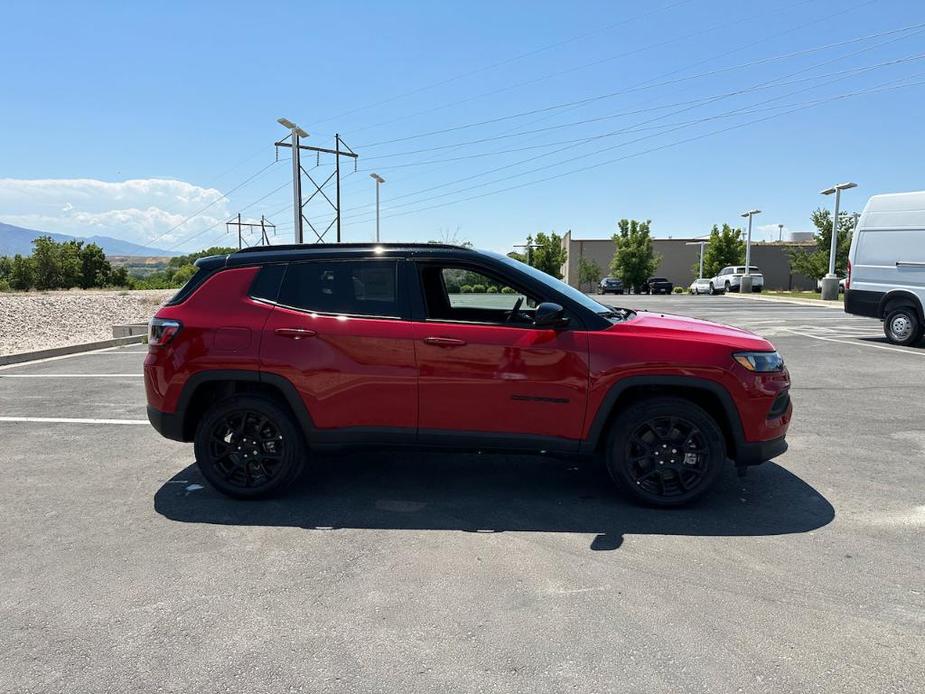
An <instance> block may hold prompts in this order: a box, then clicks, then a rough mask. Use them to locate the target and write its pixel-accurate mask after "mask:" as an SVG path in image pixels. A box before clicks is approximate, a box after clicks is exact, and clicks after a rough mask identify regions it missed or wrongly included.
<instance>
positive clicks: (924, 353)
mask: <svg viewBox="0 0 925 694" xmlns="http://www.w3.org/2000/svg"><path fill="white" fill-rule="evenodd" d="M784 330H786V331H787V332H788V333H791V334H793V335H799V336H800V337H811V338H812V339H814V340H823V341H825V342H840V343H841V344H843V345H857V346H858V347H872V348H874V349H885V350H887V351H888V352H897V353H902V354H914V355H917V356H920V357H925V350H907V349H903V348H902V347H900V346H899V345H872V344H870V343H868V342H858V341H857V340H840V339H838V338H835V337H828V336H826V337H823V336H822V335H811V334H809V333H801V332H799V331H797V330H793V329H792V328H784Z"/></svg>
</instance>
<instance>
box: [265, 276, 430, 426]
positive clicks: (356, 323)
mask: <svg viewBox="0 0 925 694" xmlns="http://www.w3.org/2000/svg"><path fill="white" fill-rule="evenodd" d="M401 265H403V261H395V260H390V259H368V260H310V261H305V262H297V263H291V264H290V265H289V267H288V269H287V271H286V274H285V278H284V279H283V284H282V287H281V288H280V292H279V298H278V300H277V306H276V307H275V308H274V310H273V312H272V313H271V314H270V316H269V318H268V320H267V324H266V326H265V328H264V331H263V338H262V343H261V350H260V357H261V366H262V368H263V369H264V370H265V371H269V372H273V373H276V374H279V375H282V376H284V377H286V378H288V379H289V380H290V381H291V382H292V383H293V384H294V385H295V386H296V389H297V390H298V391H299V395H300V396H301V398H302V400H303V401H304V402H305V405H306V407H307V408H308V412H309V414H310V415H311V417H312V420H313V423H314V425H315V427H316V428H317V429H318V430H319V431H320V432H321V433H322V434H323V433H324V430H328V432H329V433H339V434H349V433H350V431H346V432H345V431H344V429H348V428H349V429H350V430H352V431H353V434H354V436H359V435H361V434H363V432H362V431H359V430H366V433H368V434H369V435H370V436H371V437H373V438H382V437H383V436H388V435H389V434H395V435H396V436H405V437H407V436H411V437H413V436H414V435H415V432H416V428H417V407H418V402H417V365H416V364H415V360H414V344H413V342H412V340H413V334H412V329H411V323H410V320H409V319H410V313H409V311H408V310H407V297H406V296H405V295H404V294H405V293H406V290H405V292H403V291H402V290H401V288H400V287H401V285H400V283H399V270H400V266H401ZM336 430H340V431H339V432H338V431H336Z"/></svg>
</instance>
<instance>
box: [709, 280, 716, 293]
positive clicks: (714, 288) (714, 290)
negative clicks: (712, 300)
mask: <svg viewBox="0 0 925 694" xmlns="http://www.w3.org/2000/svg"><path fill="white" fill-rule="evenodd" d="M715 294H716V287H714V286H713V283H712V282H710V296H714V295H715Z"/></svg>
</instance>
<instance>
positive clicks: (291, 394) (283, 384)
mask: <svg viewBox="0 0 925 694" xmlns="http://www.w3.org/2000/svg"><path fill="white" fill-rule="evenodd" d="M205 383H261V384H266V385H269V386H272V387H274V388H275V389H276V390H277V391H279V393H280V395H281V396H282V397H283V399H284V400H285V401H286V404H288V405H289V408H290V409H291V410H292V413H293V414H294V415H295V417H296V419H297V420H298V422H299V425H300V426H301V427H302V431H304V432H305V435H306V437H308V436H309V434H310V433H311V432H312V431H314V429H315V423H314V421H313V420H312V416H311V413H309V411H308V408H307V407H306V406H305V403H304V402H303V401H302V398H301V397H299V391H298V390H296V387H295V386H294V385H293V384H292V381H290V380H289V379H288V378H286V377H284V376H280V375H279V374H274V373H268V372H266V371H255V370H252V369H205V370H203V371H197V372H196V373H194V374H193V375H192V376H190V377H189V378H188V379H187V380H186V383H185V384H184V385H183V390H182V391H181V393H180V397H179V398H178V399H177V409H176V410H175V415H176V420H177V423H178V425H179V426H180V428H181V431H180V432H179V433H180V434H181V435H183V434H184V431H183V430H184V429H185V422H186V414H187V410H188V409H189V405H190V403H191V402H192V400H193V396H194V395H195V393H196V391H197V390H198V389H199V387H200V386H201V385H203V384H205ZM178 440H186V439H185V436H184V438H181V439H178Z"/></svg>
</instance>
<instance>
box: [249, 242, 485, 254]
mask: <svg viewBox="0 0 925 694" xmlns="http://www.w3.org/2000/svg"><path fill="white" fill-rule="evenodd" d="M377 246H379V247H382V248H452V249H453V250H462V251H467V250H471V249H470V248H469V247H468V246H458V245H455V244H452V243H419V242H413V243H376V242H375V241H369V242H367V243H286V244H281V245H277V246H249V247H247V248H242V249H240V250H238V251H235V255H236V254H238V253H273V252H278V251H309V250H313V249H318V250H319V251H322V250H333V249H337V248H376V247H377Z"/></svg>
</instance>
